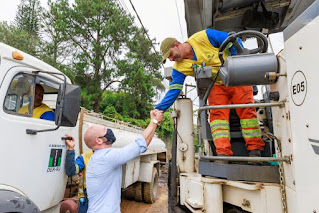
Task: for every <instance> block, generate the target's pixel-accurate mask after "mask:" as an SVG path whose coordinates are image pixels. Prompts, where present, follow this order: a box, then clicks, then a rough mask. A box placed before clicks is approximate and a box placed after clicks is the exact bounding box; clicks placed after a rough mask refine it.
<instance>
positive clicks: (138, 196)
mask: <svg viewBox="0 0 319 213" xmlns="http://www.w3.org/2000/svg"><path fill="white" fill-rule="evenodd" d="M134 188H135V201H137V202H143V184H142V182H139V181H138V182H136V183H135V187H134Z"/></svg>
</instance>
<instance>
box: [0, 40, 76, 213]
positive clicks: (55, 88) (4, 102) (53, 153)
mask: <svg viewBox="0 0 319 213" xmlns="http://www.w3.org/2000/svg"><path fill="white" fill-rule="evenodd" d="M37 85H41V86H40V87H42V88H43V90H44V91H43V101H42V103H43V104H45V105H43V106H47V108H46V109H45V110H44V111H50V113H51V115H52V113H53V114H54V116H53V119H52V116H51V119H49V120H46V119H43V118H40V117H41V115H36V114H37V113H38V114H39V113H41V114H42V112H37V111H35V101H36V98H37V97H36V93H35V91H36V87H37ZM0 103H1V104H0V118H1V119H0V126H1V128H0V132H1V138H2V140H1V142H0V150H1V154H0V158H1V159H0V168H1V170H2V172H1V175H0V208H1V211H2V210H3V211H4V212H39V211H41V212H57V211H58V209H59V202H60V201H61V200H62V199H63V195H64V190H65V185H66V181H67V177H66V175H65V171H64V162H65V152H66V145H65V142H64V141H63V140H61V137H63V136H64V135H65V134H71V132H72V126H75V124H76V121H77V116H78V113H79V109H80V107H79V106H80V89H79V87H77V86H74V85H71V81H70V79H69V78H68V77H66V76H65V75H64V74H63V73H61V72H60V71H58V70H57V69H55V68H53V67H51V66H50V65H48V64H46V63H44V62H42V61H40V60H38V59H37V58H35V57H33V56H30V55H28V54H26V53H24V52H21V51H18V50H17V49H15V48H12V47H10V46H7V45H5V44H3V43H0ZM68 107H70V108H69V109H68ZM7 200H10V202H7Z"/></svg>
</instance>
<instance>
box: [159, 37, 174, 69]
mask: <svg viewBox="0 0 319 213" xmlns="http://www.w3.org/2000/svg"><path fill="white" fill-rule="evenodd" d="M175 41H177V39H176V38H166V39H164V40H163V41H162V43H161V53H162V57H163V58H162V62H163V63H165V61H166V59H167V58H168V57H169V55H170V54H171V50H170V49H171V46H172V45H173V44H174V42H175Z"/></svg>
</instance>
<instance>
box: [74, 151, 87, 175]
mask: <svg viewBox="0 0 319 213" xmlns="http://www.w3.org/2000/svg"><path fill="white" fill-rule="evenodd" d="M75 166H76V167H78V168H77V169H78V170H77V171H76V172H75V173H76V174H79V173H80V172H82V170H83V169H84V168H85V164H84V159H83V156H82V155H79V156H78V157H77V158H76V160H75Z"/></svg>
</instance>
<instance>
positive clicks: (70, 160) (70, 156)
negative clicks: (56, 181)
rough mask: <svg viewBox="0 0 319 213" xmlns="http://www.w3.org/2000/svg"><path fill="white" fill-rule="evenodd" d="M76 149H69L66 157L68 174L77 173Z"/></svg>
mask: <svg viewBox="0 0 319 213" xmlns="http://www.w3.org/2000/svg"><path fill="white" fill-rule="evenodd" d="M74 157H75V151H74V150H67V151H66V159H65V172H66V175H67V176H73V175H75V163H74Z"/></svg>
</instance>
